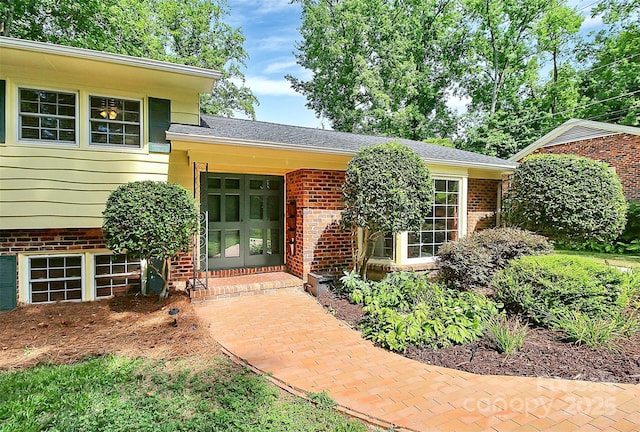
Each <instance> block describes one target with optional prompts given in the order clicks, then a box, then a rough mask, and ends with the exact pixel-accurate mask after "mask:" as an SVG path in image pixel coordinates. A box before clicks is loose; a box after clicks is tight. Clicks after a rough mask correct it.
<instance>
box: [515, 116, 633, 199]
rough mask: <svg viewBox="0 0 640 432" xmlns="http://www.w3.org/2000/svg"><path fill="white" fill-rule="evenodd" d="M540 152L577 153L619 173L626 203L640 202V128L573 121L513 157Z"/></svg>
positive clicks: (517, 160)
mask: <svg viewBox="0 0 640 432" xmlns="http://www.w3.org/2000/svg"><path fill="white" fill-rule="evenodd" d="M537 153H554V154H575V155H579V156H584V157H588V158H590V159H595V160H598V161H601V162H606V163H607V164H608V165H609V166H610V167H612V168H614V169H615V170H616V173H617V174H618V177H620V182H621V183H622V187H623V189H624V195H625V197H626V198H627V200H635V201H640V128H637V127H633V126H623V125H617V124H610V123H602V122H595V121H590V120H580V119H571V120H568V121H567V122H565V123H564V124H562V125H560V126H558V127H557V128H555V129H554V130H552V131H551V132H549V133H548V134H546V135H545V136H543V137H542V138H540V139H539V140H537V141H536V142H534V143H533V144H531V145H530V146H528V147H527V148H525V149H524V150H522V151H520V152H518V153H516V154H515V155H514V156H513V157H511V158H510V160H511V161H515V162H520V161H521V160H522V159H523V158H524V157H525V156H528V155H530V154H537Z"/></svg>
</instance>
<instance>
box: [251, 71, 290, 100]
mask: <svg viewBox="0 0 640 432" xmlns="http://www.w3.org/2000/svg"><path fill="white" fill-rule="evenodd" d="M246 86H247V87H249V88H250V89H251V91H252V92H253V93H254V94H256V95H265V96H301V95H300V94H299V93H296V91H295V90H294V89H292V88H291V84H290V83H289V81H287V80H285V79H284V78H283V79H269V78H266V77H263V76H251V77H250V76H248V77H246ZM301 97H302V96H301Z"/></svg>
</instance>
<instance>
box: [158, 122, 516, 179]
mask: <svg viewBox="0 0 640 432" xmlns="http://www.w3.org/2000/svg"><path fill="white" fill-rule="evenodd" d="M166 137H167V139H168V140H169V141H174V140H175V141H188V142H194V143H202V144H228V145H235V146H242V147H254V148H266V149H274V150H297V151H301V152H307V153H319V154H331V155H338V156H353V155H355V154H356V151H354V150H341V149H331V148H326V147H315V146H308V145H302V144H285V143H278V142H273V141H251V140H246V139H241V138H229V137H218V136H209V135H198V134H189V133H177V132H169V131H167V133H166ZM422 160H423V161H425V162H426V163H431V164H436V165H448V166H455V167H466V168H482V169H489V170H496V171H512V170H513V169H515V167H516V166H517V164H513V165H498V164H491V163H483V162H467V161H457V160H450V159H432V158H425V157H422Z"/></svg>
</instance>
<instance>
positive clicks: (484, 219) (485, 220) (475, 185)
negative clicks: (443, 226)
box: [467, 178, 502, 233]
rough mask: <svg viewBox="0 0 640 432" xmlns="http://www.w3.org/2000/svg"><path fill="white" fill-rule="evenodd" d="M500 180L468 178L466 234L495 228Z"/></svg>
mask: <svg viewBox="0 0 640 432" xmlns="http://www.w3.org/2000/svg"><path fill="white" fill-rule="evenodd" d="M500 183H502V180H487V179H475V178H470V179H469V182H468V189H469V193H468V196H467V233H471V232H473V231H476V230H479V229H484V228H492V227H495V226H496V209H497V207H498V186H499V185H500Z"/></svg>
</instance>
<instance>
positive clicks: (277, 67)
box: [264, 60, 298, 74]
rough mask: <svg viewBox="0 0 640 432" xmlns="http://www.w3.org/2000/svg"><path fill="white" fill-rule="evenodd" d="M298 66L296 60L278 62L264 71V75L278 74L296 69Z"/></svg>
mask: <svg viewBox="0 0 640 432" xmlns="http://www.w3.org/2000/svg"><path fill="white" fill-rule="evenodd" d="M296 66H298V64H297V63H296V62H295V60H285V61H278V62H275V63H271V64H270V65H269V66H267V67H266V68H265V70H264V73H267V74H271V73H278V72H282V71H286V70H288V69H291V68H294V67H296Z"/></svg>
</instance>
